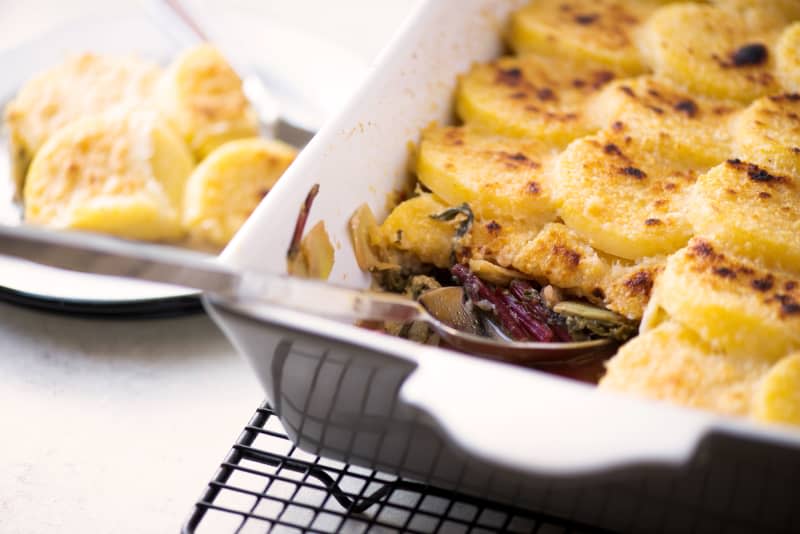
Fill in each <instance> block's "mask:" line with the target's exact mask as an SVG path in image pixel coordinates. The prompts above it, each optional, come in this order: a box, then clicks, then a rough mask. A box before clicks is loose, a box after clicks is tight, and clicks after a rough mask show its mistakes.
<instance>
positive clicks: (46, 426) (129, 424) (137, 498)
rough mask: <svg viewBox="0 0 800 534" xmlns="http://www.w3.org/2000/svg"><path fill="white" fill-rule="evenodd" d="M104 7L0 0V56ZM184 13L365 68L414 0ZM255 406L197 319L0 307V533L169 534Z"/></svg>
mask: <svg viewBox="0 0 800 534" xmlns="http://www.w3.org/2000/svg"><path fill="white" fill-rule="evenodd" d="M102 3H103V2H102V0H68V1H60V0H24V1H21V0H0V51H2V50H5V49H9V48H13V47H14V46H15V45H16V44H18V43H20V42H22V41H25V40H28V39H30V38H33V37H35V36H37V35H40V34H41V33H42V32H45V31H47V29H48V28H52V27H55V26H58V25H60V24H63V22H64V21H65V20H71V19H75V18H76V17H79V16H80V15H81V14H82V13H90V12H91V11H92V9H93V8H94V7H95V6H98V5H100V4H102ZM188 3H189V4H190V5H191V6H192V7H193V8H194V9H195V10H196V13H197V14H201V13H202V14H206V15H209V14H210V15H211V18H210V19H209V20H213V11H214V10H215V9H222V8H223V6H224V9H226V10H239V11H242V12H245V13H253V16H268V17H270V18H271V20H277V21H281V22H282V23H285V24H287V25H291V26H293V27H296V28H299V29H302V30H307V31H309V32H311V33H314V34H315V35H317V36H318V37H320V38H323V39H326V40H328V41H330V42H332V43H335V44H337V45H339V46H341V47H344V48H346V49H349V50H350V51H352V52H353V53H354V54H356V55H357V56H358V57H360V58H362V59H363V60H364V61H365V62H366V63H369V62H371V61H372V60H373V59H374V57H375V55H376V54H377V53H378V52H379V50H380V49H381V47H382V46H383V45H384V44H385V43H386V42H387V40H388V39H389V38H390V36H391V35H392V33H393V32H394V30H395V29H396V27H397V26H398V25H399V24H400V23H401V21H402V19H403V17H405V16H406V15H407V13H408V12H409V11H410V9H411V8H412V7H413V5H415V4H416V3H417V0H391V1H388V0H387V1H380V2H375V1H370V0H338V1H337V2H330V1H328V0H291V1H286V0H284V1H275V0H229V1H226V2H224V3H223V2H221V1H210V0H206V1H201V0H192V1H191V2H188ZM226 30H227V29H226ZM265 53H274V52H273V51H265ZM0 75H2V74H1V73H0ZM1 279H2V273H0V280H1ZM261 398H262V394H261V391H260V388H259V387H258V385H257V384H256V381H255V379H254V378H253V377H252V375H251V374H250V373H249V370H248V369H247V368H246V366H245V364H244V363H243V362H242V360H240V359H239V357H238V356H237V355H236V354H235V353H234V351H233V349H232V348H231V346H230V345H229V344H228V342H227V341H226V340H225V338H224V337H223V336H222V334H221V333H220V332H219V331H218V329H217V328H216V327H215V325H214V324H213V323H211V321H210V320H209V319H208V318H207V317H205V316H194V317H188V318H180V319H170V320H158V321H100V320H85V319H73V318H66V317H61V316H52V315H46V314H42V313H39V312H33V311H28V310H24V309H20V308H16V307H13V306H9V305H3V304H0V532H2V533H5V534H17V533H32V532H114V533H120V534H123V533H128V532H131V533H133V532H136V533H148V532H176V531H177V530H178V529H179V527H180V525H181V524H182V522H183V521H184V519H185V518H186V517H187V515H188V513H189V512H190V510H191V506H192V504H193V502H194V501H195V500H196V499H197V498H198V497H199V495H200V492H201V491H202V490H203V489H204V488H205V484H206V482H207V481H208V479H209V478H210V477H211V476H212V475H213V473H214V471H215V469H216V467H217V465H218V463H219V461H220V460H221V459H222V457H223V455H224V454H225V453H226V452H227V450H228V447H229V446H230V444H231V443H232V442H233V440H234V439H235V438H236V436H237V435H238V433H239V431H240V429H241V428H242V426H243V425H244V423H245V422H246V421H247V419H248V418H249V417H250V415H251V413H252V411H253V410H254V409H255V407H256V406H257V405H258V403H259V402H260V400H261Z"/></svg>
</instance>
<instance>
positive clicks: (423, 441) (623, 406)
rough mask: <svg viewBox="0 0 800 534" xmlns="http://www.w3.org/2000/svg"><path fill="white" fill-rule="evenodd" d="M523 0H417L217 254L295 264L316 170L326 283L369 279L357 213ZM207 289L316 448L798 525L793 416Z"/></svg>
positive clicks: (731, 521) (544, 499) (602, 513)
mask: <svg viewBox="0 0 800 534" xmlns="http://www.w3.org/2000/svg"><path fill="white" fill-rule="evenodd" d="M523 3H524V2H523V1H521V0H507V1H502V2H500V1H496V0H428V1H426V2H422V3H421V5H420V6H419V7H418V9H417V10H416V11H415V13H414V14H413V15H412V17H410V19H409V20H407V21H406V23H405V24H404V25H403V27H402V29H401V31H400V32H399V34H398V35H397V36H396V37H395V39H394V40H393V41H392V43H391V44H390V46H389V47H388V48H387V49H386V50H385V51H384V53H383V54H382V55H381V56H380V57H379V59H378V60H377V62H376V64H375V65H374V66H373V68H372V69H371V72H370V73H369V75H368V76H367V78H366V80H365V82H364V84H363V86H362V87H361V88H360V90H359V91H358V92H357V93H356V94H355V95H354V96H353V98H352V99H351V101H350V103H349V105H348V106H346V107H345V108H344V109H343V110H342V111H341V112H340V113H339V114H338V116H337V117H335V118H334V119H333V120H332V121H330V122H329V123H328V124H327V125H326V126H325V127H324V128H323V130H322V131H321V132H320V133H319V134H318V135H317V137H316V138H315V139H314V140H313V141H312V142H311V144H310V145H309V146H308V147H307V148H306V149H305V150H304V151H303V153H302V154H301V155H300V157H299V158H298V159H297V161H296V162H295V163H294V164H293V165H292V167H291V168H290V169H289V171H288V172H287V173H286V174H285V176H284V177H283V178H282V179H281V181H280V182H279V184H278V185H277V186H276V187H275V188H274V189H273V190H272V192H270V194H269V195H268V196H267V197H266V198H265V200H264V201H263V202H262V204H261V205H260V206H259V208H258V210H257V211H256V212H255V213H254V214H253V216H252V217H251V218H250V220H249V221H248V222H247V223H246V225H245V226H244V228H243V229H242V230H241V231H240V232H239V234H238V235H237V236H236V238H235V239H234V241H233V242H232V243H231V244H230V245H229V247H228V248H227V249H226V250H225V252H224V253H223V255H222V261H224V262H227V263H229V264H231V265H235V266H237V267H242V268H250V269H261V270H266V271H270V272H285V255H284V253H285V251H286V249H287V247H288V244H289V239H290V234H291V230H292V228H293V225H294V221H295V218H296V216H297V212H298V209H299V206H300V204H301V203H302V201H303V199H304V197H305V195H306V193H307V191H308V190H309V188H310V187H311V185H312V184H314V183H319V184H320V194H319V196H318V197H317V200H316V202H315V204H314V207H313V209H312V212H311V217H310V219H309V224H310V225H313V224H314V223H315V222H316V221H318V220H324V221H325V223H326V226H327V229H328V232H329V233H330V235H331V237H332V240H333V243H334V246H335V249H336V261H335V266H334V270H333V273H332V275H331V278H330V280H331V282H334V283H337V284H344V285H349V286H353V287H366V286H367V285H368V283H369V280H368V276H367V275H365V274H364V273H362V272H361V271H359V269H358V267H357V266H356V263H355V259H354V256H353V251H352V248H351V245H350V241H349V238H348V233H347V221H348V219H349V217H350V215H351V214H352V212H353V211H354V210H355V208H356V207H357V206H359V205H360V204H361V203H363V202H367V203H369V205H370V206H371V208H372V209H373V211H375V212H376V214H378V215H379V217H380V216H382V215H385V202H386V197H387V195H388V194H389V193H390V192H392V191H393V190H395V189H397V188H398V187H399V186H400V185H401V184H402V183H403V182H404V180H405V179H406V176H407V161H408V148H407V146H408V143H409V142H410V141H416V140H417V138H418V135H419V132H420V130H421V129H422V128H423V127H424V126H426V125H427V124H428V123H429V122H430V121H432V120H438V121H441V122H448V121H451V120H452V106H451V100H452V94H453V89H454V86H455V82H456V76H457V75H458V74H459V73H461V72H464V71H465V70H467V69H468V67H469V66H470V64H471V63H472V62H474V61H486V60H489V59H491V58H494V57H497V56H498V55H499V54H501V53H502V51H503V46H502V41H501V31H502V27H503V23H504V21H505V20H506V18H507V16H508V14H509V12H510V11H511V10H512V9H514V8H517V7H519V6H520V5H522V4H523ZM309 227H310V226H309ZM206 304H207V307H208V309H209V312H210V313H211V314H212V316H213V317H214V319H215V320H216V321H217V322H218V324H220V326H221V327H222V328H223V330H224V331H225V332H226V334H227V335H228V336H229V338H230V339H231V341H232V342H233V344H234V345H235V346H236V348H237V349H238V350H239V351H240V352H241V353H242V354H243V356H244V357H245V359H246V360H247V361H248V362H249V364H250V365H251V367H252V368H253V370H254V372H255V373H256V375H257V377H258V379H259V380H260V382H261V384H262V386H263V387H264V390H265V392H266V394H267V397H268V399H269V401H270V402H271V404H272V405H273V407H274V409H275V410H276V412H277V414H278V415H279V416H280V418H281V421H282V422H283V424H284V425H285V427H286V429H287V431H288V432H289V434H290V436H291V437H292V439H293V440H294V441H295V442H297V443H298V445H299V446H300V447H302V448H304V449H306V450H308V451H310V452H314V453H316V454H319V455H322V456H327V457H332V458H337V459H341V460H344V461H347V462H351V463H353V464H357V465H362V466H365V467H370V468H376V469H380V470H385V471H390V472H394V473H398V474H400V475H402V476H406V477H410V478H414V479H417V480H424V481H427V482H430V483H432V484H436V485H439V486H445V487H450V488H455V489H459V490H461V491H465V492H468V493H472V494H476V495H479V496H490V497H491V498H494V499H499V500H504V501H506V502H509V503H511V504H516V505H519V506H524V507H532V508H535V509H538V510H542V511H545V512H549V513H552V514H555V515H559V516H562V517H566V518H570V519H573V520H577V521H582V522H585V523H588V524H592V525H597V526H600V527H605V528H609V529H614V530H619V531H646V532H650V531H670V532H671V531H688V530H694V531H698V532H711V531H714V532H718V531H726V532H727V531H736V530H738V531H742V532H755V531H758V532H783V531H786V532H790V531H798V530H800V511H799V510H798V508H797V506H795V505H794V494H795V491H796V486H797V483H798V482H800V433H797V432H796V431H792V430H785V429H781V428H777V427H766V426H758V425H755V424H752V423H750V422H747V421H744V420H735V419H730V418H724V417H720V416H716V415H714V414H710V413H704V412H699V411H692V410H686V409H682V408H678V407H674V406H668V405H665V404H661V403H655V402H649V401H644V400H639V399H635V398H631V397H627V396H621V395H616V394H612V393H609V392H605V391H598V390H596V389H594V388H592V387H590V386H586V385H583V384H579V383H576V382H572V381H568V380H565V379H561V378H558V377H555V376H552V375H548V374H546V373H543V372H539V371H535V370H528V369H522V368H517V367H512V366H509V365H506V364H502V363H496V362H492V361H488V360H484V359H480V358H476V357H471V356H468V355H463V354H458V353H455V352H451V351H448V350H444V349H440V348H435V347H430V346H421V345H418V344H414V343H412V342H409V341H406V340H403V339H399V338H393V337H389V336H387V335H383V334H379V333H376V332H372V331H367V330H364V329H361V328H358V327H355V326H352V325H349V324H342V323H338V322H335V321H331V320H327V319H322V318H318V317H312V316H308V315H304V314H300V313H294V312H289V311H286V310H281V309H277V308H273V307H269V306H259V307H250V308H248V309H243V308H232V307H229V306H222V305H221V304H220V303H215V302H210V301H207V302H206ZM242 312H246V314H245V313H242Z"/></svg>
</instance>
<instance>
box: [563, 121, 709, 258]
mask: <svg viewBox="0 0 800 534" xmlns="http://www.w3.org/2000/svg"><path fill="white" fill-rule="evenodd" d="M697 174H698V172H697V167H695V166H693V165H690V164H687V163H684V162H681V161H678V160H676V159H673V158H670V155H669V154H664V153H659V152H657V151H654V150H653V149H652V147H650V146H648V145H647V144H643V143H641V142H639V141H638V140H637V139H635V138H633V137H631V136H627V135H625V134H624V132H620V133H618V132H614V131H613V130H608V131H603V132H601V133H599V134H597V135H595V136H591V137H585V138H582V139H579V140H577V141H575V142H573V143H572V144H571V145H570V146H569V147H567V149H566V150H565V151H564V152H563V153H562V154H561V156H560V158H559V160H558V165H557V172H556V175H557V179H554V180H553V192H554V196H555V197H556V199H557V202H558V203H559V209H558V213H559V215H560V216H561V218H562V219H564V222H565V223H566V225H567V226H569V227H571V228H573V229H574V230H576V231H577V232H578V233H580V234H581V235H583V236H584V237H586V238H587V239H588V240H589V242H590V243H591V244H592V246H594V247H596V248H597V249H599V250H601V251H603V252H605V253H608V254H611V255H614V256H619V257H621V258H627V259H634V260H635V259H638V258H643V257H646V256H656V255H658V254H666V253H670V252H673V251H675V250H677V249H679V248H681V247H682V246H683V245H685V244H686V242H687V241H688V240H689V237H691V235H692V229H691V225H690V224H689V221H688V220H687V219H686V216H685V214H684V212H683V208H684V205H685V201H686V197H687V195H688V191H689V187H690V186H691V185H692V184H693V183H694V181H695V179H696V177H697Z"/></svg>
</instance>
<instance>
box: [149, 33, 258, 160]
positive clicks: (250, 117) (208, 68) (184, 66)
mask: <svg viewBox="0 0 800 534" xmlns="http://www.w3.org/2000/svg"><path fill="white" fill-rule="evenodd" d="M158 104H159V108H160V109H161V111H162V112H163V113H164V115H165V116H166V117H167V119H168V120H169V121H170V124H171V125H172V127H173V128H175V131H177V132H178V133H179V134H180V135H181V136H182V137H183V139H184V140H185V141H186V143H187V144H188V145H189V148H190V149H191V150H192V152H193V153H194V155H195V157H196V158H197V159H198V160H200V159H203V158H204V157H205V156H207V155H208V154H209V153H210V152H211V151H212V150H213V149H214V148H216V147H218V146H219V145H221V144H222V143H225V142H226V141H231V140H233V139H240V138H246V137H255V136H257V135H258V121H257V119H256V115H255V112H254V111H253V109H252V108H251V106H250V104H249V102H248V101H247V98H246V97H245V95H244V92H243V91H242V80H240V79H239V76H238V75H237V74H236V72H234V70H233V68H231V66H230V65H229V64H228V62H227V61H226V60H225V58H224V57H223V56H222V54H220V52H219V51H218V50H217V49H216V48H214V47H213V46H211V45H210V44H201V45H198V46H196V47H194V48H190V49H188V50H185V51H184V52H183V53H182V54H180V55H179V56H178V57H177V58H176V59H175V60H174V61H173V62H172V64H171V65H170V66H169V68H168V69H167V72H166V73H165V74H164V76H163V78H162V79H161V81H160V83H159V86H158Z"/></svg>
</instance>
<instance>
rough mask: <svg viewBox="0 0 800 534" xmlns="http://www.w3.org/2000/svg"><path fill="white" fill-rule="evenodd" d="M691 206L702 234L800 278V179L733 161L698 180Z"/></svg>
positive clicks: (725, 246) (715, 168)
mask: <svg viewBox="0 0 800 534" xmlns="http://www.w3.org/2000/svg"><path fill="white" fill-rule="evenodd" d="M688 207H689V209H688V212H687V213H688V217H689V220H690V221H691V223H692V226H693V227H694V230H695V232H696V233H697V234H698V235H701V236H705V237H708V238H710V239H711V241H713V242H714V243H718V244H719V245H721V246H722V247H724V249H725V250H728V251H730V252H732V253H734V254H738V255H741V256H744V257H746V258H750V259H751V260H754V261H757V262H761V263H764V264H765V265H767V266H769V267H773V268H783V269H784V270H788V271H793V272H795V273H797V274H800V179H797V178H794V177H792V176H789V175H784V174H777V173H775V172H774V171H769V170H767V169H764V168H762V167H759V166H758V165H755V164H753V163H747V162H744V161H741V160H736V159H734V160H729V161H727V162H725V163H723V164H721V165H718V166H717V167H714V168H713V169H711V170H710V171H709V172H707V173H706V174H704V175H702V176H700V178H698V180H697V184H696V185H695V187H694V190H693V191H692V194H691V196H690V199H689V203H688Z"/></svg>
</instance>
